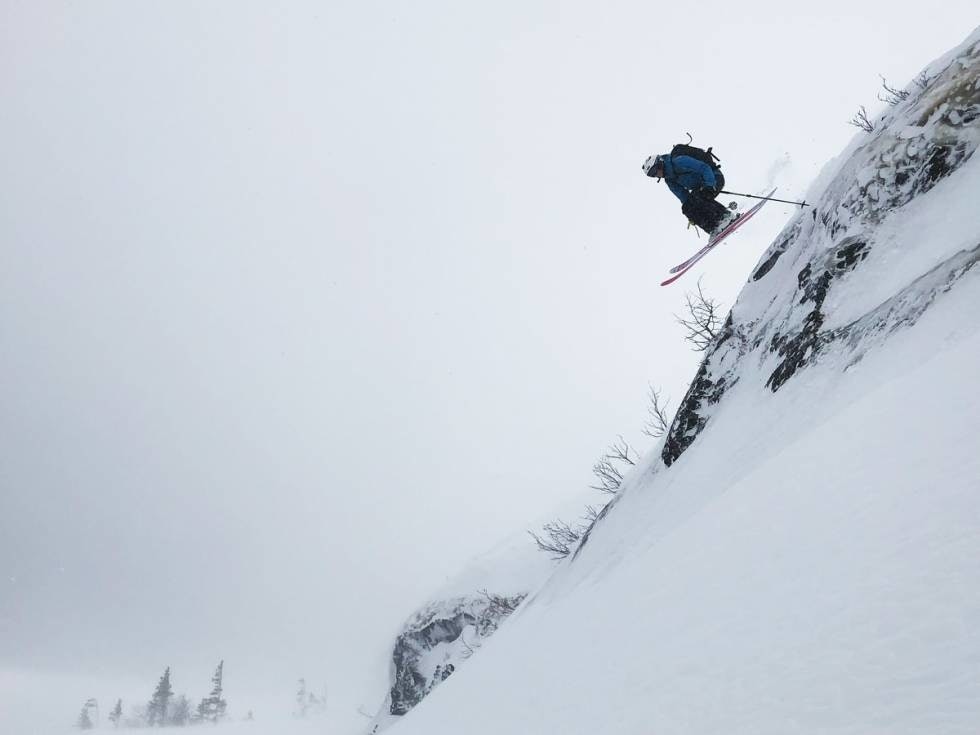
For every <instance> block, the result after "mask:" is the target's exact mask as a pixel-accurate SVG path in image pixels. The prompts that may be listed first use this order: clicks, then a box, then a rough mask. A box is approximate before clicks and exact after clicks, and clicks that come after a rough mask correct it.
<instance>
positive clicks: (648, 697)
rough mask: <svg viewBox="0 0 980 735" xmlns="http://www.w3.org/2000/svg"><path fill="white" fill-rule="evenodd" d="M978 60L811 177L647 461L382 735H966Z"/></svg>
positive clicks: (957, 54)
mask: <svg viewBox="0 0 980 735" xmlns="http://www.w3.org/2000/svg"><path fill="white" fill-rule="evenodd" d="M978 62H980V30H978V32H975V33H974V34H973V35H972V36H971V37H970V38H969V39H968V40H967V41H966V42H965V43H964V44H963V45H961V46H960V47H958V48H957V49H955V50H954V51H953V52H951V53H950V54H949V55H947V56H946V57H944V59H942V60H941V61H940V62H937V63H936V64H934V65H932V66H931V67H929V68H928V69H927V73H926V75H925V77H923V78H921V82H922V83H921V84H919V83H918V82H913V83H911V84H910V86H909V88H908V89H909V95H908V97H907V98H906V99H905V100H903V101H901V103H900V104H898V105H895V106H894V107H892V108H890V109H889V110H888V111H887V113H886V114H885V115H883V116H882V118H881V119H879V120H877V121H876V126H877V127H876V130H875V131H874V132H872V133H870V134H860V135H859V136H857V137H856V138H855V140H854V142H853V143H852V144H851V146H850V147H849V148H848V149H847V150H846V151H845V152H844V153H843V154H842V155H841V156H840V157H839V158H838V159H837V160H836V161H835V162H833V163H832V164H831V165H830V166H829V167H828V168H827V169H825V174H824V175H822V176H821V179H820V181H818V182H817V184H816V185H815V187H814V189H813V190H812V191H811V192H810V193H809V194H808V196H807V199H808V200H809V201H813V202H815V203H816V206H815V208H814V210H806V211H803V212H800V213H799V214H797V216H795V217H794V219H793V220H792V221H791V222H789V224H788V225H787V227H786V228H785V229H784V230H783V232H782V233H781V234H780V235H779V236H778V237H777V239H776V240H775V242H774V244H773V245H772V247H770V248H769V249H768V250H767V251H766V252H765V253H764V254H763V255H762V257H761V258H760V261H759V264H758V265H757V266H756V268H755V269H754V271H753V273H752V274H751V277H750V279H749V281H748V283H747V284H746V286H745V288H744V289H743V291H742V293H741V294H740V296H739V299H738V301H737V302H736V304H735V306H734V307H733V309H732V313H731V314H730V316H729V319H728V321H727V323H726V325H725V327H724V330H723V332H722V333H721V334H720V335H719V336H718V338H717V340H716V341H715V343H714V345H713V346H712V348H711V349H710V350H709V352H708V353H707V355H706V358H705V360H704V362H703V363H702V365H701V366H700V368H699V371H698V373H697V375H696V376H695V379H694V381H693V382H692V385H691V388H690V390H689V392H688V394H687V396H686V397H685V399H684V401H683V403H682V405H681V406H680V409H679V411H678V413H677V416H676V417H675V420H674V422H673V425H672V427H671V430H670V433H669V435H668V437H666V438H665V441H664V443H663V445H662V446H659V447H657V448H656V450H655V451H654V452H652V453H651V454H650V455H649V456H647V457H646V458H645V459H644V460H643V461H642V462H640V463H639V464H638V465H637V466H636V468H635V471H633V472H632V473H631V474H630V475H629V476H628V477H627V478H625V479H624V482H623V484H622V487H621V488H620V490H619V493H618V494H617V495H616V496H615V499H614V501H613V502H612V503H610V504H609V505H608V506H606V508H605V509H604V510H603V512H602V513H601V514H600V517H599V519H598V520H597V521H596V523H595V524H594V525H593V527H592V529H591V530H590V532H589V534H588V535H587V537H586V539H585V540H583V542H582V543H581V544H580V546H579V548H578V549H577V551H576V553H575V554H574V556H573V557H572V558H571V559H569V560H568V561H566V562H565V563H563V564H562V565H560V566H559V567H558V569H557V571H556V572H555V573H554V574H553V575H551V577H550V578H549V579H548V580H547V582H546V583H545V584H544V585H542V586H540V587H538V588H537V589H536V591H535V592H533V593H532V594H531V595H530V596H529V597H528V599H527V600H526V601H525V602H524V603H523V604H522V605H521V607H520V609H519V610H518V611H517V612H516V613H515V614H514V615H512V616H511V618H510V619H509V620H508V621H507V623H506V625H504V626H502V627H501V629H500V631H499V633H498V634H497V635H496V636H495V637H494V638H493V641H492V644H491V645H487V646H485V647H484V649H483V650H481V652H480V654H479V655H478V656H475V657H473V660H472V661H471V662H469V663H468V664H467V666H466V668H465V670H463V671H460V672H459V673H458V674H457V675H455V676H453V677H451V678H450V679H448V680H447V681H446V682H445V684H443V685H441V686H440V687H439V688H438V690H436V691H434V692H433V693H432V695H431V696H429V697H427V698H426V699H425V700H424V701H422V702H421V703H420V704H419V705H418V706H417V707H416V708H415V709H413V710H412V712H411V713H410V714H409V715H408V716H407V717H405V718H403V719H402V721H401V722H400V723H399V725H398V728H399V730H398V732H400V733H402V734H403V735H414V734H418V735H422V734H423V733H424V734H425V735H433V734H434V733H447V734H448V733H459V732H466V733H468V734H469V735H491V734H492V735H496V734H497V733H502V732H507V733H526V734H527V735H531V734H534V735H541V734H549V733H562V735H595V733H598V732H602V733H610V734H621V735H633V734H636V735H640V734H641V733H657V734H658V735H673V734H677V735H711V734H716V733H717V734H720V733H724V734H725V735H735V734H738V733H741V734H744V735H785V733H814V734H816V733H827V732H834V733H838V734H844V733H846V734H848V735H866V734H867V733H890V734H895V733H909V734H910V735H911V734H912V733H944V734H953V733H962V735H968V734H969V735H973V734H974V733H976V732H977V723H980V632H978V631H980V565H977V563H976V560H977V559H978V558H980V534H978V533H977V529H978V527H980V493H978V492H977V478H978V477H980V455H978V453H977V451H976V448H977V439H976V437H977V436H980V391H977V389H976V376H975V372H976V366H977V365H978V364H980V363H978V360H980V269H977V268H974V267H973V266H974V265H975V264H976V262H977V259H978V256H980V207H978V206H977V202H978V201H980V156H975V155H974V153H975V151H976V148H977V144H978V140H980V74H978ZM743 239H744V238H743Z"/></svg>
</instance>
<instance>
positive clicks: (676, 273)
mask: <svg viewBox="0 0 980 735" xmlns="http://www.w3.org/2000/svg"><path fill="white" fill-rule="evenodd" d="M775 193H776V190H775V189H773V190H772V191H770V192H769V193H768V194H766V197H771V196H772V195H773V194H775ZM767 201H768V199H763V200H762V201H761V202H759V203H758V204H756V205H754V206H753V207H752V208H751V209H749V210H748V211H747V212H745V213H744V214H742V215H741V216H740V217H738V219H735V220H733V221H732V222H730V223H729V224H728V226H727V227H725V229H723V230H722V231H721V232H719V233H717V234H715V235H712V236H711V238H710V239H709V240H708V244H707V245H705V246H704V247H703V248H701V249H700V250H698V251H697V252H696V253H695V254H694V255H692V256H691V257H690V258H688V259H687V260H685V261H684V262H683V263H681V264H679V265H675V266H674V267H673V268H671V269H670V273H671V275H670V277H669V278H668V279H667V280H666V281H664V282H663V283H661V284H660V285H661V286H669V285H670V284H672V283H673V282H674V281H676V280H677V279H678V278H680V277H681V276H683V275H684V274H685V273H687V272H688V271H689V270H690V269H691V268H692V267H693V266H694V264H695V263H697V262H698V261H699V260H701V258H703V257H704V256H705V255H707V254H708V253H710V252H711V251H712V250H714V249H715V248H716V247H717V246H718V244H719V243H720V242H721V241H722V240H724V239H725V238H726V237H728V236H729V235H731V234H732V233H733V232H735V230H737V229H738V228H739V227H741V226H742V225H744V224H745V223H746V222H748V221H749V220H750V219H752V217H754V216H755V214H756V212H758V211H759V210H760V209H762V207H763V206H765V204H766V202H767Z"/></svg>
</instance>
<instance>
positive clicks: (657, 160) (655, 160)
mask: <svg viewBox="0 0 980 735" xmlns="http://www.w3.org/2000/svg"><path fill="white" fill-rule="evenodd" d="M658 165H660V166H662V165H663V156H647V160H645V161H644V162H643V173H645V174H646V175H647V176H657V173H656V171H657V167H658ZM657 178H660V177H659V176H657Z"/></svg>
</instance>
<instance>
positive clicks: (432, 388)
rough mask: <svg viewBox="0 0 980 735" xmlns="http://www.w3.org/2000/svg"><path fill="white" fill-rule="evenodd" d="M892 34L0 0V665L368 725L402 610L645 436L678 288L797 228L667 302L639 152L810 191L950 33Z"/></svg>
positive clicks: (879, 5)
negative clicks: (678, 147)
mask: <svg viewBox="0 0 980 735" xmlns="http://www.w3.org/2000/svg"><path fill="white" fill-rule="evenodd" d="M923 12H924V10H923V8H922V7H921V4H920V3H908V4H907V7H903V3H896V2H893V1H888V2H886V1H884V0H881V1H877V2H864V3H854V2H847V3H844V2H839V3H835V2H831V3H828V2H823V3H809V4H800V3H790V2H780V3H767V4H765V5H763V4H760V3H756V4H751V3H732V2H727V3H710V2H709V3H694V4H691V3H672V4H670V5H669V6H668V7H664V6H662V5H661V4H659V3H651V2H646V1H644V2H640V1H631V2H618V1H613V2H605V3H596V2H561V3H558V2H539V1H537V0H520V1H519V2H518V1H517V0H498V1H497V2H493V3H478V4H477V3H462V2H453V1H450V0H446V1H445V2H435V1H432V0H424V1H422V2H417V3H412V4H410V5H409V4H405V3H392V2H387V3H386V2H365V1H363V0H360V1H358V2H344V3H340V2H300V1H295V0H293V1H291V2H276V3H261V2H252V1H245V0H236V1H235V2H231V1H230V0H229V1H227V2H217V1H215V2H196V3H192V2H162V1H158V2H139V3H136V2H127V1H124V0H114V1H111V2H109V1H88V0H74V1H72V2H46V1H45V2H41V1H38V0H23V1H19V0H0V95H2V100H3V103H2V112H0V171H2V178H0V187H2V191H0V669H3V670H6V671H7V672H8V675H9V672H15V673H17V672H19V674H17V675H20V676H25V677H26V676H28V673H27V672H33V673H32V674H31V675H37V674H59V675H77V676H79V677H92V680H93V681H95V680H100V681H112V680H119V681H123V680H125V681H139V682H145V687H146V696H147V697H148V696H149V693H150V689H151V688H152V686H153V683H154V682H155V679H156V677H157V676H159V673H160V671H161V670H162V668H163V666H165V665H167V664H171V665H173V666H174V667H175V669H178V670H179V671H180V672H181V675H182V678H181V680H180V681H179V682H178V683H177V688H178V690H179V691H184V690H186V691H188V693H193V692H194V691H195V690H196V689H204V688H205V687H206V685H207V677H208V676H209V674H210V669H211V668H212V667H213V665H214V664H215V663H216V662H217V659H219V658H221V657H224V658H225V659H227V660H228V663H227V665H226V670H227V671H228V672H229V673H231V672H235V676H236V677H237V678H238V683H237V685H238V686H239V687H240V689H239V691H242V692H244V691H249V692H251V693H256V692H259V691H268V690H269V689H270V688H272V687H274V686H277V684H274V682H279V683H281V686H282V687H283V688H284V690H289V689H290V688H291V687H292V684H293V681H294V680H295V678H297V677H299V676H306V677H307V678H308V679H310V680H311V681H313V682H314V683H317V684H318V685H322V684H327V685H329V687H330V688H331V692H332V693H333V694H334V704H335V706H337V707H348V708H351V707H353V706H355V705H357V704H361V703H364V704H367V705H372V706H373V705H376V704H377V702H376V701H372V700H371V696H375V698H376V699H380V697H381V696H382V695H383V691H382V690H381V689H372V687H375V686H378V687H381V688H383V681H382V682H381V683H380V684H379V683H378V679H379V677H380V678H381V679H383V677H384V676H385V675H386V673H387V672H386V669H385V668H384V667H385V663H384V658H383V656H384V654H385V649H386V648H387V647H388V646H389V645H390V642H391V639H392V637H393V635H394V634H395V632H396V630H397V626H398V625H399V624H400V623H401V622H402V620H403V619H404V618H405V617H406V616H407V615H408V614H409V613H411V611H412V610H413V609H414V608H415V607H416V606H417V605H418V604H419V603H421V602H423V601H424V600H425V598H426V596H427V595H428V594H429V593H430V591H431V590H432V589H434V588H435V587H437V586H438V585H439V584H440V583H442V582H443V581H444V580H445V578H446V577H447V575H451V574H452V573H453V572H454V571H455V570H456V569H458V568H459V567H460V566H461V565H462V564H463V563H464V562H465V560H466V559H467V558H468V557H470V556H472V555H473V554H475V553H479V552H481V551H483V550H484V549H485V548H487V547H488V546H490V545H492V544H493V543H495V542H496V541H497V540H498V539H499V538H501V537H502V536H505V535H508V534H511V533H513V532H521V531H522V530H523V529H525V528H527V527H529V526H530V525H531V524H532V523H534V522H535V521H536V520H540V519H541V518H542V517H547V516H548V514H550V513H552V512H554V510H555V509H557V508H564V507H566V506H567V505H568V504H569V503H572V504H573V507H574V503H578V502H579V500H580V498H582V497H584V496H583V491H584V489H585V488H586V487H587V486H588V484H589V483H590V481H591V476H590V473H589V470H590V467H591V465H592V462H593V461H594V460H595V458H596V457H597V455H598V454H599V453H600V452H601V451H602V449H603V447H604V446H605V445H607V444H608V443H609V442H610V441H611V440H613V439H614V438H615V436H616V435H617V434H620V433H622V434H624V435H626V436H627V438H629V439H631V440H632V441H634V442H635V443H636V444H637V445H638V446H643V442H642V439H643V437H642V436H641V435H640V431H639V430H640V428H641V426H642V424H643V421H644V414H645V393H646V389H647V384H648V383H653V384H655V385H660V386H662V387H663V388H664V391H665V393H667V394H669V395H670V396H671V398H672V399H673V400H672V405H676V403H677V401H678V400H679V399H680V397H681V395H682V394H683V391H684V389H685V386H686V384H687V382H688V381H689V379H690V378H691V376H692V375H693V371H694V369H695V367H696V362H697V357H696V356H695V355H694V354H692V353H691V352H690V351H689V350H687V349H686V346H685V344H684V342H683V340H682V335H681V332H680V330H679V328H678V327H677V326H676V325H675V324H674V319H673V316H672V313H673V312H677V311H679V310H680V308H681V303H682V300H683V294H684V290H685V288H690V287H691V286H693V285H694V283H695V282H696V280H697V277H698V275H701V274H704V281H703V284H704V286H705V288H706V289H707V290H708V291H709V292H710V293H712V294H713V295H715V296H717V297H718V298H720V299H721V300H722V301H723V302H725V303H726V304H730V303H731V301H732V300H733V299H734V297H735V295H736V294H737V292H738V289H739V287H740V285H741V283H743V282H744V280H745V278H746V277H747V274H748V272H749V269H750V268H751V267H752V265H753V264H754V263H755V262H756V259H757V258H758V256H759V254H760V253H761V252H762V251H763V249H764V248H765V247H766V246H767V245H768V243H769V242H770V241H771V239H772V238H773V237H774V236H775V235H776V234H777V232H778V230H779V228H780V227H781V225H782V223H783V222H784V221H785V220H786V218H787V217H788V216H789V214H790V211H791V210H790V209H789V208H786V207H779V206H772V207H769V208H767V210H766V211H765V213H764V214H765V216H762V217H759V218H758V219H757V220H755V221H754V223H753V225H752V226H751V227H747V228H746V230H745V231H744V232H743V234H740V235H739V236H738V237H737V238H733V241H732V242H731V243H730V246H728V245H726V247H725V249H724V250H722V249H719V251H718V252H717V253H714V254H712V256H711V257H710V258H708V259H706V260H705V261H704V267H702V268H699V269H697V270H696V271H694V272H693V273H692V274H691V275H689V276H687V277H685V280H682V281H680V282H679V283H678V284H676V285H675V286H673V287H671V288H667V289H662V288H660V287H659V286H658V283H659V282H660V280H662V278H663V277H664V275H665V273H666V271H667V269H668V268H669V267H670V266H672V265H674V264H676V263H677V262H679V261H680V260H682V259H683V258H684V257H686V256H687V254H689V253H690V252H691V251H692V250H693V249H694V248H696V247H697V246H698V244H699V243H698V240H697V239H696V238H695V236H694V235H693V234H692V233H691V232H689V231H687V230H686V229H685V226H684V224H685V223H684V220H683V218H682V217H681V215H680V212H679V205H678V204H677V202H676V200H674V199H673V197H672V196H671V195H670V194H669V192H668V191H667V190H666V187H664V186H663V185H662V184H661V185H658V184H656V183H655V182H654V181H652V180H650V179H647V178H645V177H644V176H643V174H642V172H641V171H640V164H641V162H642V161H643V159H644V158H645V157H646V156H647V155H648V154H650V153H656V152H663V151H664V150H667V149H668V148H669V147H670V145H671V144H672V143H675V142H679V141H681V140H683V139H684V133H685V132H686V131H690V132H691V133H692V134H693V135H694V137H695V141H696V142H698V143H701V144H703V145H709V144H710V145H713V146H715V148H716V150H717V152H718V153H719V155H721V157H722V159H723V165H724V170H725V173H726V176H727V179H728V186H729V188H730V189H734V190H736V191H747V192H756V191H759V190H762V189H763V188H764V187H765V186H766V185H767V184H768V183H769V182H770V181H773V182H774V183H775V184H778V185H779V186H780V187H781V188H780V192H781V194H784V195H787V196H790V197H792V196H795V195H798V194H802V193H804V191H805V188H806V185H807V184H808V182H809V181H810V180H811V179H812V178H813V176H814V175H815V174H816V173H817V171H819V169H820V167H821V166H822V165H823V164H824V163H825V162H826V161H827V160H828V159H829V158H831V157H832V156H833V155H835V154H836V153H837V152H838V151H839V150H840V149H841V148H842V147H843V145H845V144H846V142H847V141H848V140H849V139H850V138H851V137H852V136H853V135H854V134H855V129H854V128H852V127H849V126H847V125H846V121H847V120H848V119H849V118H850V117H851V115H852V114H853V113H854V112H855V111H856V109H857V107H858V106H859V105H861V104H865V105H867V106H868V108H869V110H872V111H873V110H875V109H878V108H879V107H880V103H879V102H877V100H876V99H875V95H876V93H877V92H878V91H879V88H878V85H879V79H878V74H879V73H881V74H884V75H885V76H886V77H888V79H889V80H890V81H891V82H893V83H894V84H897V85H903V84H905V83H906V82H907V81H908V80H909V79H910V78H911V77H912V76H914V75H915V74H916V73H917V72H918V70H919V69H920V68H921V67H922V66H924V65H925V64H926V63H928V62H929V61H931V60H932V59H933V58H934V57H936V56H938V55H940V54H942V53H943V52H945V51H946V50H947V49H949V48H950V47H952V46H953V45H955V44H957V43H958V42H960V41H961V40H962V39H963V38H964V37H965V36H966V35H967V34H968V33H969V32H970V31H971V30H972V29H973V27H974V26H975V25H976V23H977V22H978V20H980V18H978V13H977V12H976V5H975V3H973V2H967V1H965V0H964V1H962V2H946V3H943V6H942V17H941V18H937V17H936V16H935V14H934V15H933V16H932V17H930V18H929V19H926V18H924V17H923ZM179 667H182V668H179ZM192 678H193V680H191V679H192ZM365 692H369V694H365ZM111 695H112V693H111V692H107V693H105V694H104V696H106V697H108V696H111ZM255 696H258V695H257V694H256V695H255ZM233 704H234V703H233ZM79 705H80V703H76V702H70V703H68V708H67V709H68V711H69V712H71V713H72V716H73V715H74V713H75V712H76V711H77V707H78V706H79Z"/></svg>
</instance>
